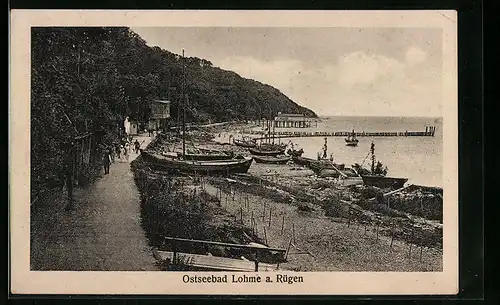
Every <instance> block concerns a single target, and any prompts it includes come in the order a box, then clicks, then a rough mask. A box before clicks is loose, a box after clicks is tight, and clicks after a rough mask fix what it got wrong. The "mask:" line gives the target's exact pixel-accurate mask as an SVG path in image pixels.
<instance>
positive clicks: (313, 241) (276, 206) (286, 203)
mask: <svg viewBox="0 0 500 305" xmlns="http://www.w3.org/2000/svg"><path fill="white" fill-rule="evenodd" d="M228 127H232V128H234V125H231V126H227V125H226V126H224V127H222V126H218V127H217V128H213V127H212V128H211V129H212V130H211V131H210V132H208V131H204V132H200V131H197V132H192V133H190V141H192V142H193V143H196V145H197V146H200V147H204V148H211V149H215V148H217V149H219V150H228V149H230V150H232V151H234V152H235V153H240V154H243V155H248V152H246V150H245V149H242V148H241V147H237V146H234V145H231V146H229V145H228V144H227V143H226V144H222V143H220V142H214V141H213V140H212V139H211V136H215V135H217V134H218V133H222V132H223V131H226V132H231V131H234V129H233V130H231V129H229V128H228ZM164 136H165V135H159V136H158V138H157V140H155V141H154V142H152V143H151V144H150V145H149V148H150V149H158V147H159V146H161V145H162V141H163V140H162V138H163V137H164ZM170 136H172V135H170ZM177 141H178V139H177ZM191 178H192V179H194V180H193V181H191V182H189V183H187V182H186V183H187V184H185V185H183V187H182V188H181V189H180V190H181V191H182V190H183V189H185V188H199V186H197V185H198V184H196V181H197V180H200V179H201V180H202V181H203V189H199V190H200V191H201V190H203V192H206V193H207V194H208V196H210V197H211V198H214V197H215V198H218V199H219V201H217V200H213V201H210V202H212V203H211V204H209V205H208V206H209V207H208V209H209V210H210V211H211V212H207V213H208V214H210V215H213V213H214V211H217V212H216V214H217V215H219V216H218V217H216V218H217V219H218V220H216V221H215V222H214V223H211V222H212V220H207V221H208V223H209V224H207V225H206V228H209V227H210V228H211V229H207V230H214V231H218V230H220V228H218V226H217V223H219V224H220V219H219V218H221V217H222V218H224V219H225V220H224V221H223V223H225V228H226V229H228V228H229V229H228V230H230V231H231V230H235V231H238V232H240V233H236V235H237V236H239V237H236V236H232V237H229V236H226V237H221V236H220V235H217V234H216V235H212V237H213V238H215V239H216V240H217V239H222V240H217V241H222V242H230V241H231V239H233V240H234V239H235V238H237V239H238V238H239V240H240V242H243V241H244V240H245V238H241V236H245V235H246V236H252V237H251V240H252V241H249V240H248V238H247V239H246V242H258V243H262V244H268V243H271V244H270V245H269V246H272V247H284V248H287V246H289V245H288V242H289V240H290V237H289V235H290V228H288V229H287V228H286V226H285V225H284V223H289V222H293V223H296V224H297V226H296V227H295V228H294V231H295V233H296V234H298V235H299V236H300V240H301V242H297V243H293V244H294V247H296V248H298V249H300V250H296V252H297V251H298V252H304V251H306V253H307V251H309V252H310V253H313V254H312V255H307V254H304V255H298V254H297V255H296V256H295V257H294V258H289V260H288V261H287V262H282V263H280V266H281V267H282V268H289V269H292V270H307V271H324V270H329V271H330V270H342V271H349V270H351V271H374V269H373V268H375V270H378V271H403V270H405V271H429V270H433V271H436V270H442V225H441V224H440V221H442V215H441V216H440V214H439V212H438V210H442V197H441V208H439V205H438V206H435V207H432V205H431V202H434V201H436V200H437V201H436V202H439V200H440V199H439V197H436V196H433V197H432V200H433V201H432V200H431V199H429V198H431V197H429V196H430V195H425V193H429V192H439V191H440V188H439V187H438V188H436V187H430V188H429V187H425V186H423V187H419V186H413V188H415V189H417V192H416V193H415V192H413V191H412V192H405V193H404V194H402V195H401V196H400V195H398V197H397V199H394V200H393V202H391V208H388V207H387V203H386V202H379V203H369V200H368V201H367V199H369V198H372V197H375V196H373V195H374V194H375V195H376V194H377V193H378V192H380V191H381V190H377V189H373V188H367V187H363V186H359V187H346V186H339V185H336V183H335V181H333V180H331V179H324V178H318V177H315V175H313V174H312V172H311V171H309V170H308V169H304V168H301V167H299V166H296V165H283V166H280V165H274V166H273V165H265V164H256V163H254V164H252V166H251V167H250V170H249V173H248V174H241V175H231V176H230V177H203V176H198V177H191ZM175 179H177V178H175ZM183 179H184V178H183ZM190 185H191V186H190ZM139 189H141V187H139ZM176 191H177V190H176ZM382 192H384V191H383V190H382ZM419 194H420V195H419ZM424 195H425V196H424ZM238 196H240V197H238ZM241 196H242V197H243V198H250V199H243V201H242V199H241ZM426 196H427V197H429V198H428V199H425V200H424V199H423V198H427V197H426ZM228 198H229V199H228ZM235 198H236V200H235ZM238 198H240V199H238ZM395 198H396V197H395ZM246 200H250V201H249V202H250V203H248V201H246ZM419 200H420V207H419V203H418V202H419ZM429 200H431V201H429ZM262 202H265V203H264V206H262V205H263V203H262ZM258 203H260V207H259V206H258ZM271 207H272V208H271ZM177 208H180V207H177ZM396 208H397V209H396ZM174 209H175V207H174ZM266 209H267V210H266ZM401 209H403V211H400V210H401ZM419 209H420V210H419ZM405 210H406V212H405ZM252 211H253V212H254V215H252ZM259 211H260V212H259ZM264 211H266V212H264ZM408 211H413V212H417V214H419V213H424V214H422V216H425V215H433V216H432V217H431V218H435V219H434V220H432V219H426V218H423V217H421V216H418V215H412V214H411V213H409V212H408ZM256 213H261V215H260V216H259V217H262V218H259V220H258V221H256V219H257V218H258V217H257V216H256V215H255V214H256ZM268 213H269V214H268ZM221 215H225V216H221ZM284 215H287V216H284ZM252 216H253V217H252ZM200 217H202V218H203V215H200ZM436 217H437V218H436ZM439 217H441V220H439ZM240 218H241V219H240ZM252 218H253V219H254V220H252ZM269 218H270V219H271V220H269ZM280 218H281V220H280ZM238 219H239V220H238ZM278 221H281V222H282V224H281V226H283V229H282V228H281V227H280V226H279V224H276V223H275V222H278ZM256 223H258V224H256ZM269 223H271V225H270V224H269ZM316 223H317V225H315V226H314V227H315V228H316V229H315V230H316V231H317V232H322V231H324V230H327V232H325V234H327V235H328V234H334V236H335V237H332V238H334V239H335V238H341V240H342V241H341V243H343V244H344V245H345V247H344V248H342V249H344V250H345V251H348V252H350V251H352V250H353V249H355V248H359V247H361V248H363V247H368V248H367V249H365V250H363V252H364V253H370V252H374V253H376V255H375V257H377V258H375V257H363V259H362V260H363V261H366V262H365V263H364V264H359V263H357V262H356V261H355V260H354V257H357V255H358V254H356V255H353V254H352V253H350V255H343V256H342V257H343V259H342V260H341V261H340V262H338V266H337V267H335V268H334V266H330V264H331V263H332V262H335V261H336V259H334V258H333V257H331V254H329V253H327V252H325V249H324V248H325V246H324V245H323V246H320V245H321V243H323V242H321V241H320V240H321V238H320V240H318V239H317V238H319V237H318V236H316V237H314V236H315V235H314V234H312V231H314V230H312V229H310V228H308V227H311V225H312V224H316ZM320 224H321V225H320ZM256 225H257V232H255V229H256V227H255V226H256ZM360 226H361V227H364V228H363V229H359V227H360ZM236 228H238V229H236ZM245 228H246V229H245ZM264 228H265V229H264ZM328 228H329V229H328ZM150 230H151V229H150ZM241 230H243V231H241ZM304 230H305V231H304ZM359 231H363V232H365V233H363V234H361V235H360V234H359V233H360V232H359ZM241 232H244V234H242V233H241ZM285 232H286V233H285ZM332 232H337V233H332ZM339 232H343V233H342V234H340V233H339ZM415 232H416V233H415ZM311 234H312V235H311ZM339 234H340V235H339ZM230 235H231V234H230ZM209 236H211V235H210V234H209ZM217 236H219V237H217ZM349 236H350V237H351V238H348V237H349ZM375 236H376V237H375ZM201 237H202V238H206V236H201ZM224 238H226V240H224ZM296 238H297V236H296ZM346 238H347V239H346ZM366 238H368V239H369V240H370V243H368V244H365V243H366V241H365V242H362V241H361V240H364V239H366ZM266 240H267V242H266ZM373 240H376V242H374V241H373ZM339 242H340V241H339ZM382 244H383V245H384V246H383V247H382ZM389 245H390V247H389ZM412 245H413V247H414V249H417V248H418V249H419V250H420V251H422V252H424V253H426V254H425V255H424V256H425V257H427V259H428V260H427V263H425V264H424V265H425V266H424V265H422V264H421V262H420V261H418V260H417V261H418V262H415V261H413V262H411V260H410V262H409V261H408V258H406V259H404V257H405V255H404V253H405V252H406V251H411V250H409V249H408V248H410V249H411V247H412ZM332 247H333V248H332ZM335 247H336V246H335V243H334V244H330V245H329V246H328V247H326V248H327V249H328V248H329V249H330V250H331V251H334V249H335ZM292 248H293V247H292ZM424 248H425V251H424V250H423V249H424ZM396 249H397V250H396ZM404 249H406V250H404ZM337 250H339V249H337ZM339 251H340V250H339ZM395 251H396V252H398V251H399V252H398V253H395ZM334 252H335V251H334ZM318 253H319V254H318ZM410 254H411V253H410ZM219 255H221V253H220V252H219ZM222 255H224V254H222ZM359 255H361V254H359ZM387 255H396V256H398V257H399V258H400V259H399V260H398V262H397V263H394V265H393V266H389V267H387V268H389V270H386V269H384V268H385V267H384V266H385V265H384V264H383V263H382V261H384V262H385V261H386V260H387V258H388V257H387ZM313 256H314V257H315V258H314V259H313ZM382 258H383V259H382ZM290 259H291V260H290ZM330 260H332V261H331V262H330V263H329V261H330ZM339 266H340V267H339ZM332 268H333V269H332Z"/></svg>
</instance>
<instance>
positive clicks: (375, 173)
mask: <svg viewBox="0 0 500 305" xmlns="http://www.w3.org/2000/svg"><path fill="white" fill-rule="evenodd" d="M370 154H371V159H372V166H371V171H370V172H368V171H366V172H367V173H363V174H361V178H362V179H363V183H364V184H365V185H369V186H376V187H379V188H395V189H397V188H402V187H403V186H404V184H405V183H406V182H407V181H408V178H400V177H387V176H386V174H387V168H386V169H385V170H383V171H382V170H380V169H378V167H381V163H380V162H378V163H379V164H377V166H375V144H373V142H372V144H371V146H370Z"/></svg>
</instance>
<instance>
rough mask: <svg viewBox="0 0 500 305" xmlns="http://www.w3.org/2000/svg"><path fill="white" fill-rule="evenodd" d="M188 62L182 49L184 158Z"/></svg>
mask: <svg viewBox="0 0 500 305" xmlns="http://www.w3.org/2000/svg"><path fill="white" fill-rule="evenodd" d="M185 90H186V61H185V57H184V49H182V158H183V159H185V157H186V93H185Z"/></svg>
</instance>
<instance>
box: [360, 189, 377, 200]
mask: <svg viewBox="0 0 500 305" xmlns="http://www.w3.org/2000/svg"><path fill="white" fill-rule="evenodd" d="M360 194H361V198H362V199H371V198H377V197H378V196H380V195H383V193H382V191H381V190H380V189H379V188H377V187H374V186H367V187H365V188H362V189H361V192H360Z"/></svg>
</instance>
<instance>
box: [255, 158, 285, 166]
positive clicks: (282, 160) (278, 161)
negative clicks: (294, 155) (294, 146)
mask: <svg viewBox="0 0 500 305" xmlns="http://www.w3.org/2000/svg"><path fill="white" fill-rule="evenodd" d="M253 159H254V160H255V162H257V163H268V164H286V163H287V162H288V161H290V157H274V156H253Z"/></svg>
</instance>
